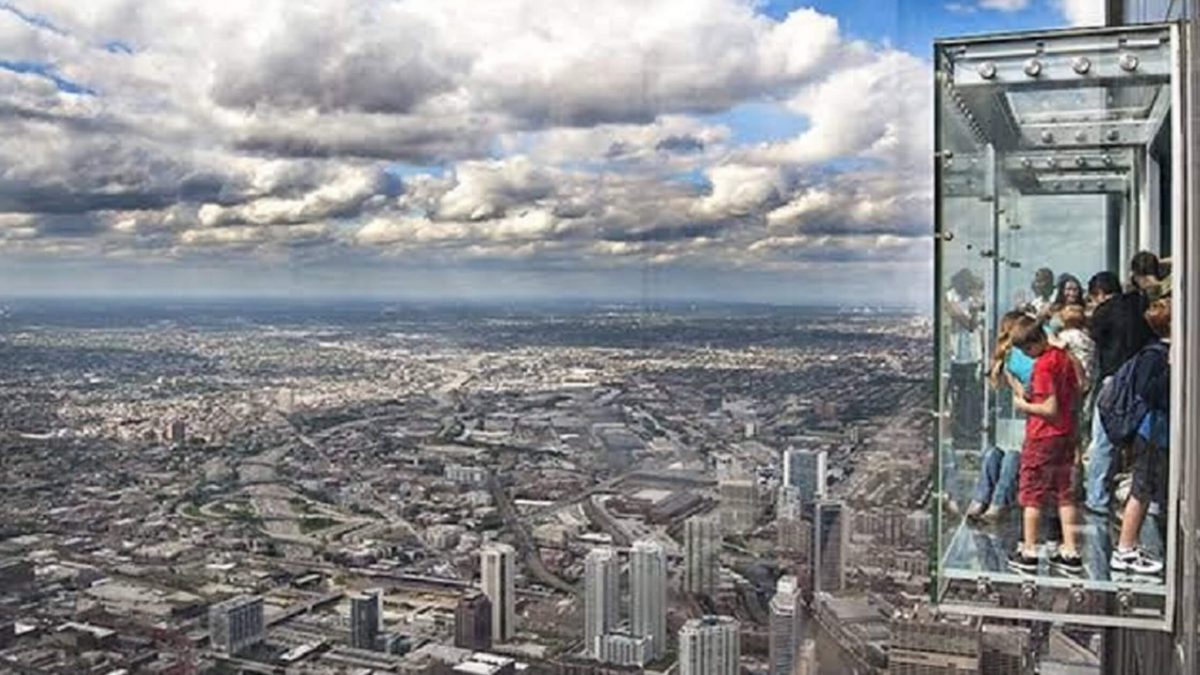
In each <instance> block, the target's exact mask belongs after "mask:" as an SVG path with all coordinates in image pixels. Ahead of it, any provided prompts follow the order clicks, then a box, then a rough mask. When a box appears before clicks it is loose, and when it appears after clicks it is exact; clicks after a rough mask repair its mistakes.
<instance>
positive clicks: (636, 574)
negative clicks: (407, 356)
mask: <svg viewBox="0 0 1200 675" xmlns="http://www.w3.org/2000/svg"><path fill="white" fill-rule="evenodd" d="M629 615H630V616H629V628H630V633H632V634H633V635H635V636H637V637H646V638H650V652H651V655H652V656H653V658H656V659H657V658H659V657H662V656H665V655H666V653H667V556H666V553H665V552H664V551H663V548H662V546H661V545H659V544H658V543H657V542H655V541H651V540H640V541H635V542H634V543H633V547H632V548H631V549H630V551H629Z"/></svg>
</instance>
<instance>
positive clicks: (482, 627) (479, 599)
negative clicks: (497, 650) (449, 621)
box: [454, 592, 492, 651]
mask: <svg viewBox="0 0 1200 675" xmlns="http://www.w3.org/2000/svg"><path fill="white" fill-rule="evenodd" d="M454 646H455V647H460V648H462V649H472V650H475V651H487V650H488V649H491V648H492V602H491V601H490V600H488V597H487V596H486V595H484V594H483V593H479V592H472V593H468V594H467V595H465V596H463V597H461V598H459V600H458V604H457V605H455V607H454Z"/></svg>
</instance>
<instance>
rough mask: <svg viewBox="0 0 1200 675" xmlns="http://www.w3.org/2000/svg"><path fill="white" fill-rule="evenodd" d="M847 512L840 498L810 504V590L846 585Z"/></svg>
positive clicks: (838, 588) (841, 587) (832, 588)
mask: <svg viewBox="0 0 1200 675" xmlns="http://www.w3.org/2000/svg"><path fill="white" fill-rule="evenodd" d="M846 530H847V527H846V515H845V507H844V506H843V505H842V503H841V502H836V501H824V500H822V501H818V502H817V503H816V504H814V505H813V525H812V556H811V558H810V561H811V563H812V573H813V592H818V591H823V592H825V593H832V592H836V591H840V590H842V589H843V588H844V587H845V585H846V559H845V558H846Z"/></svg>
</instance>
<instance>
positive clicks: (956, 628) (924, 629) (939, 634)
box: [888, 611, 982, 675]
mask: <svg viewBox="0 0 1200 675" xmlns="http://www.w3.org/2000/svg"><path fill="white" fill-rule="evenodd" d="M981 654H982V631H981V629H980V624H979V621H978V620H977V619H976V620H966V621H944V620H941V619H939V618H937V617H935V616H933V615H932V614H930V613H928V612H926V611H920V612H906V613H902V614H901V615H900V616H897V617H896V618H894V619H893V620H892V622H891V643H890V645H889V648H888V672H889V673H893V675H977V674H978V673H980V666H981V659H980V657H981Z"/></svg>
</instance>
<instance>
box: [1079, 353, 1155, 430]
mask: <svg viewBox="0 0 1200 675" xmlns="http://www.w3.org/2000/svg"><path fill="white" fill-rule="evenodd" d="M1150 354H1157V355H1159V356H1161V357H1162V358H1166V354H1167V346H1166V345H1165V344H1163V343H1162V342H1152V343H1150V344H1149V345H1147V346H1146V347H1144V348H1143V349H1142V350H1141V351H1139V352H1138V353H1137V354H1135V355H1134V357H1133V358H1131V359H1129V360H1128V361H1126V362H1125V363H1123V364H1121V367H1120V368H1118V369H1117V372H1116V373H1114V374H1113V378H1112V381H1111V382H1109V383H1108V386H1106V387H1104V388H1103V389H1102V390H1101V391H1100V395H1099V396H1098V397H1097V398H1096V414H1097V415H1099V416H1100V424H1101V426H1103V427H1104V433H1105V435H1107V436H1108V440H1109V441H1111V442H1112V444H1113V445H1117V446H1120V445H1125V444H1128V443H1129V442H1131V441H1132V440H1133V437H1134V435H1135V434H1137V430H1138V427H1139V426H1140V425H1141V423H1142V418H1144V417H1145V416H1146V413H1148V412H1150V407H1149V406H1148V405H1147V404H1146V401H1145V400H1143V399H1142V397H1141V395H1140V394H1138V392H1137V387H1136V384H1135V383H1136V376H1137V371H1138V368H1139V367H1140V366H1142V365H1143V364H1144V363H1145V361H1144V357H1146V356H1148V355H1150Z"/></svg>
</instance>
